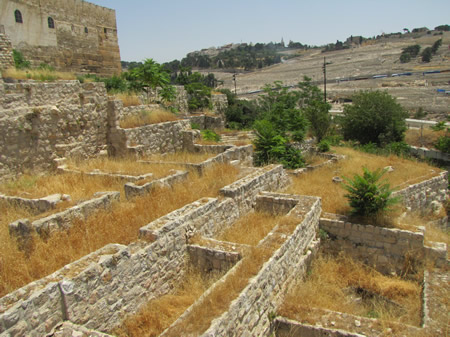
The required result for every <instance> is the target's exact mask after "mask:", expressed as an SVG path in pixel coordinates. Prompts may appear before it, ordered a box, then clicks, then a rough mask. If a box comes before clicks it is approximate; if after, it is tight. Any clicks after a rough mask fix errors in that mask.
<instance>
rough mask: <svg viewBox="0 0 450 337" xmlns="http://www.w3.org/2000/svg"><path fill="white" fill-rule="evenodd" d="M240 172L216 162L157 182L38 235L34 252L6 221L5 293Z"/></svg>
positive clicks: (2, 234)
mask: <svg viewBox="0 0 450 337" xmlns="http://www.w3.org/2000/svg"><path fill="white" fill-rule="evenodd" d="M238 174H239V170H238V169H237V168H235V167H233V166H231V165H226V164H221V165H216V166H215V167H213V168H211V169H209V170H207V171H206V172H205V173H204V174H203V176H202V177H201V178H200V177H198V176H196V175H195V174H191V175H190V177H189V179H188V180H187V181H185V182H183V183H179V184H176V185H175V186H174V187H173V188H171V189H167V188H157V189H155V190H153V191H152V193H151V194H149V195H145V196H142V197H137V198H135V199H134V200H133V201H124V202H120V203H117V204H115V205H113V207H112V209H111V210H108V211H98V212H97V213H96V214H95V215H93V216H91V217H90V218H89V219H88V221H86V222H76V223H74V224H73V226H72V228H71V229H70V230H69V231H68V232H64V233H57V234H54V235H52V236H51V237H50V239H49V240H48V241H46V242H44V241H41V240H35V245H34V249H33V251H32V252H31V254H30V255H29V257H27V256H25V254H24V253H23V252H21V251H19V250H18V248H17V244H16V242H15V241H14V240H12V239H11V238H10V236H9V233H8V227H7V224H5V223H3V222H2V225H1V226H0V242H2V245H0V297H2V296H4V295H5V294H7V293H9V292H11V291H12V290H14V289H17V288H19V287H22V286H24V285H25V284H27V283H29V282H31V281H33V280H36V279H39V278H42V277H44V276H46V275H48V274H50V273H52V272H54V271H56V270H58V269H59V268H61V267H63V266H64V265H66V264H68V263H70V262H73V261H75V260H77V259H79V258H81V257H83V256H85V255H87V254H89V253H90V252H93V251H95V250H97V249H99V248H101V247H103V246H105V245H106V244H108V243H121V244H129V243H130V242H132V241H135V240H136V239H137V238H138V230H139V228H140V227H142V226H144V225H146V224H148V223H149V222H151V221H153V220H155V219H157V218H159V217H161V216H163V215H165V214H167V213H169V212H171V211H173V210H175V209H178V208H180V207H182V206H184V205H186V204H188V203H191V202H193V201H195V200H198V199H200V198H202V197H216V196H217V195H218V192H219V189H220V188H222V187H223V186H225V185H228V184H230V183H232V182H234V181H235V180H236V179H237V177H238ZM218 177H220V179H217V178H218ZM84 179H87V178H86V177H85V178H84ZM64 191H65V192H67V191H69V192H70V189H69V190H68V189H65V190H64Z"/></svg>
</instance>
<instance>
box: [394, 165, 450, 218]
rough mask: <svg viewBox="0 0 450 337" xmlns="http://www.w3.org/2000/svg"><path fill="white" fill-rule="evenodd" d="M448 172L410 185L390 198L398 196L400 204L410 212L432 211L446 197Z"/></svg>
mask: <svg viewBox="0 0 450 337" xmlns="http://www.w3.org/2000/svg"><path fill="white" fill-rule="evenodd" d="M447 188H448V172H447V171H444V172H442V173H440V174H439V175H438V176H436V177H433V178H431V179H428V180H425V181H422V182H420V183H417V184H413V185H410V186H408V187H406V188H404V189H402V190H400V191H396V192H394V193H392V196H400V197H401V198H402V203H403V204H404V205H405V207H407V208H408V209H410V210H421V211H423V210H426V211H432V210H433V208H435V207H437V206H436V204H437V203H438V204H442V203H443V202H444V201H445V200H446V197H447V192H448V191H447Z"/></svg>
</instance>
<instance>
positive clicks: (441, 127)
mask: <svg viewBox="0 0 450 337" xmlns="http://www.w3.org/2000/svg"><path fill="white" fill-rule="evenodd" d="M430 128H431V130H433V131H442V130H445V122H444V121H441V122H438V123H436V124H435V125H433V126H432V127H430Z"/></svg>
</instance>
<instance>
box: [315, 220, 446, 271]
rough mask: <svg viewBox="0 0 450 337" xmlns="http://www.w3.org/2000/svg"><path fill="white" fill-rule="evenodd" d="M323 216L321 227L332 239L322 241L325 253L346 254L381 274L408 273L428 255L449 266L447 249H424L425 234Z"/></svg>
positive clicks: (436, 261) (435, 260)
mask: <svg viewBox="0 0 450 337" xmlns="http://www.w3.org/2000/svg"><path fill="white" fill-rule="evenodd" d="M324 216H325V217H324V218H321V219H320V228H321V229H322V230H324V231H325V232H327V233H328V235H329V236H330V238H329V240H326V241H325V242H323V248H324V249H325V250H326V251H331V252H335V253H337V252H345V253H347V254H349V255H351V256H352V257H354V258H356V259H358V260H361V261H363V262H364V263H365V264H367V265H369V266H373V267H375V268H376V269H377V270H379V271H381V272H382V273H385V274H390V273H397V274H402V273H404V272H408V270H405V268H407V267H408V264H410V263H412V262H413V260H415V261H420V260H421V259H423V258H424V257H425V256H426V257H428V258H429V259H431V260H432V261H434V262H435V263H437V264H440V265H442V264H443V263H446V262H444V261H446V253H447V251H446V249H441V248H440V247H437V248H435V249H433V247H426V248H425V246H424V234H423V232H411V231H405V230H400V229H395V228H383V227H376V226H371V225H359V224H354V223H350V222H347V221H345V220H341V219H339V218H338V217H337V216H335V215H330V214H325V215H324Z"/></svg>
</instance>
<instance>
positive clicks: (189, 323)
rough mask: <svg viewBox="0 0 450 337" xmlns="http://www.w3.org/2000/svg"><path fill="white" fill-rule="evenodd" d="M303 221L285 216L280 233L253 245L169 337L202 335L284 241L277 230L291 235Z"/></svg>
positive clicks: (176, 326)
mask: <svg viewBox="0 0 450 337" xmlns="http://www.w3.org/2000/svg"><path fill="white" fill-rule="evenodd" d="M299 222H300V220H299V219H296V218H290V217H283V218H281V219H280V221H279V227H278V230H277V231H276V233H275V234H274V235H271V236H270V237H267V239H266V240H264V242H262V243H261V244H259V245H258V246H256V247H252V248H251V250H250V251H249V252H248V255H246V256H245V257H244V258H243V259H242V260H241V261H240V262H239V263H238V264H237V265H236V266H235V267H234V268H233V269H232V270H231V271H230V272H229V273H227V274H226V276H225V278H224V279H223V280H221V281H220V282H217V283H216V284H215V285H214V288H213V289H212V291H211V292H210V293H209V294H207V295H206V296H205V297H203V298H202V300H201V302H199V303H196V304H195V306H194V307H192V310H191V311H190V313H189V314H188V315H187V317H185V319H183V321H182V322H180V323H179V324H177V325H174V326H172V327H171V328H170V329H169V330H168V334H167V336H184V335H200V334H201V333H202V332H204V331H205V330H206V329H208V327H209V326H210V324H211V321H212V320H213V319H214V318H216V317H218V316H219V315H221V314H222V313H223V312H225V311H226V310H227V309H228V307H229V306H230V303H231V301H233V300H234V299H235V298H236V297H237V296H238V295H239V294H240V293H241V292H242V290H243V289H244V288H245V287H246V286H247V284H248V280H249V279H250V278H251V277H253V276H255V275H257V274H258V272H259V271H260V269H261V267H262V266H263V264H264V262H266V261H267V260H268V259H269V258H270V257H271V256H272V255H273V253H274V252H275V251H276V250H277V249H278V248H279V247H280V246H281V245H282V244H283V242H284V241H285V237H286V236H284V235H279V234H277V233H284V234H290V233H292V231H293V230H294V229H295V227H296V225H297V224H298V223H299Z"/></svg>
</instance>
